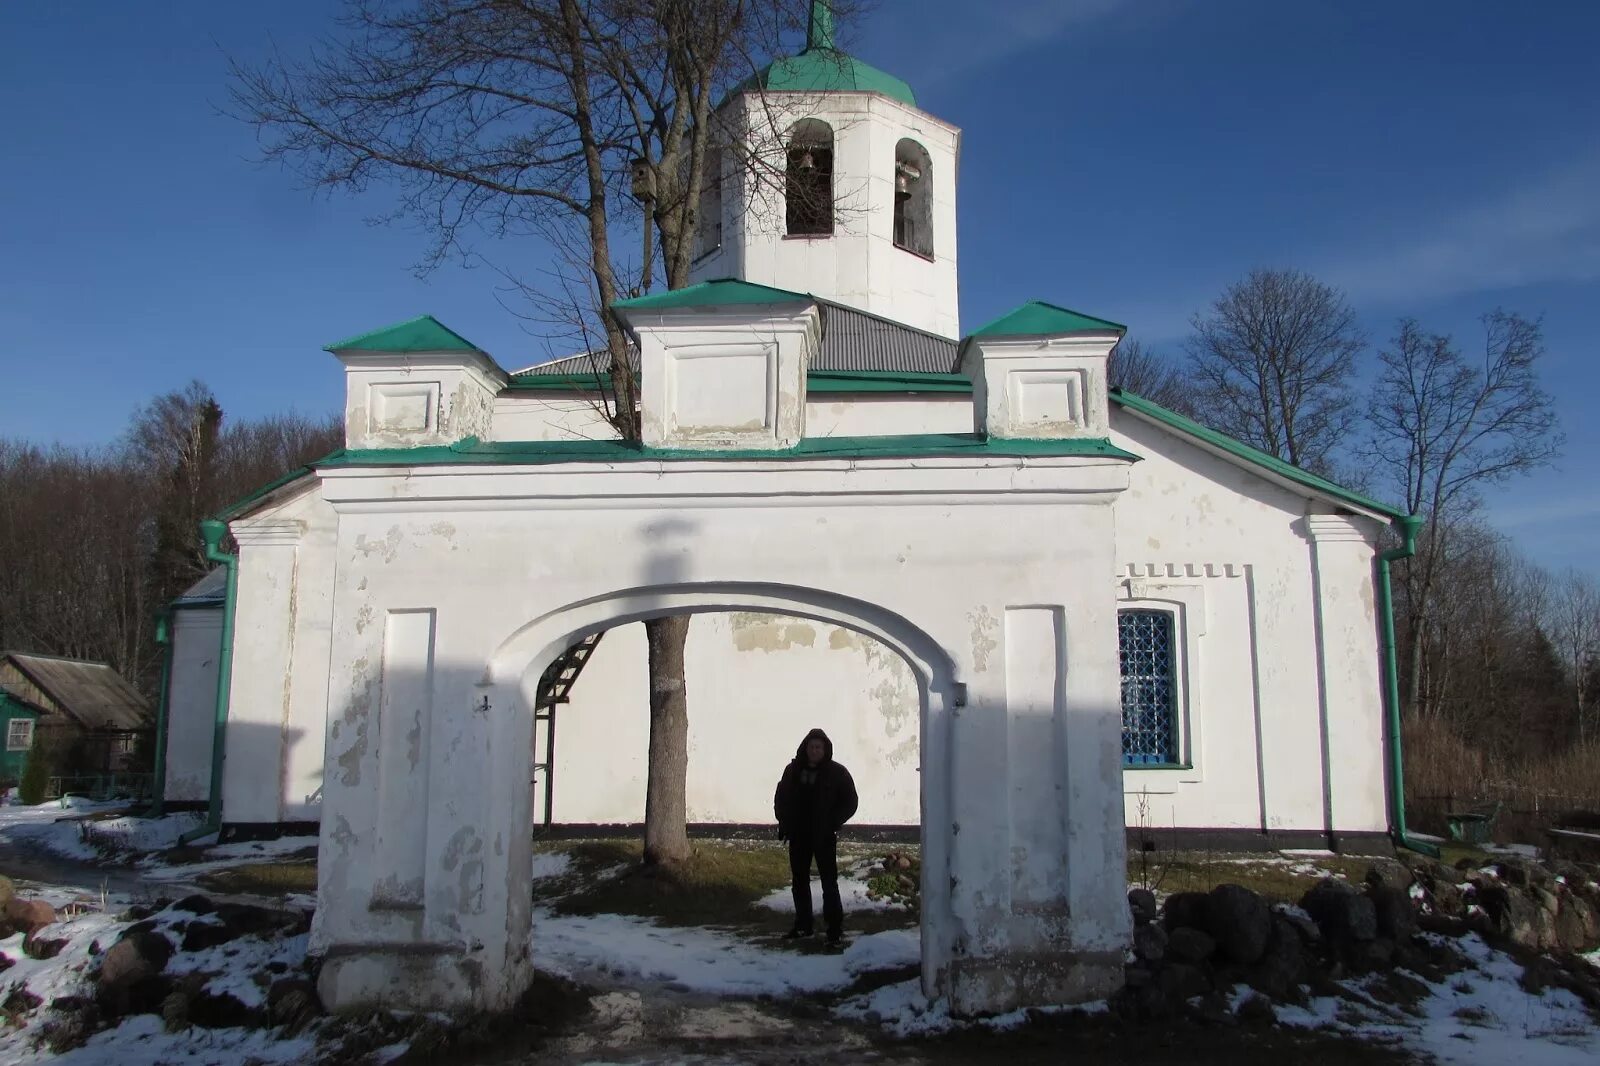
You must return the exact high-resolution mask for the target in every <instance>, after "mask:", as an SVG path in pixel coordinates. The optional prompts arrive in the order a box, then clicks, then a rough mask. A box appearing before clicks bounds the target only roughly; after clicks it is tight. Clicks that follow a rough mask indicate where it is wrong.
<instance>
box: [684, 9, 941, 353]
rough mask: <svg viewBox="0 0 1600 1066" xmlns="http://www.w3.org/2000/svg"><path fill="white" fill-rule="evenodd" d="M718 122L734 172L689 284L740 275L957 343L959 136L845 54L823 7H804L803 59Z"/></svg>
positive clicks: (783, 62)
mask: <svg viewBox="0 0 1600 1066" xmlns="http://www.w3.org/2000/svg"><path fill="white" fill-rule="evenodd" d="M716 121H717V122H718V123H719V125H720V127H721V129H722V130H724V131H725V135H726V137H727V143H728V144H729V145H730V146H731V149H730V151H729V152H728V153H727V154H726V156H725V158H728V159H734V158H737V159H738V160H739V164H738V165H737V166H730V167H729V171H728V174H727V175H726V178H725V182H724V187H723V190H722V195H723V197H724V199H725V203H726V209H725V222H724V225H723V227H722V229H721V231H720V232H719V234H718V237H719V240H720V242H721V244H720V247H717V248H715V249H714V250H713V248H712V246H709V245H702V248H703V249H704V251H703V252H702V255H701V257H700V258H699V259H698V260H697V261H696V263H695V265H694V268H693V270H692V271H691V272H690V280H691V281H696V282H698V281H711V280H716V279H719V278H739V279H741V280H744V281H749V282H755V283H756V284H760V285H770V286H772V287H774V288H779V289H786V290H789V291H792V292H807V293H812V294H814V295H816V296H822V297H825V298H827V299H829V300H834V301H836V302H838V303H842V304H846V305H848V306H851V307H855V308H859V309H860V310H862V311H866V312H868V313H870V314H873V315H877V316H879V317H881V318H887V319H890V320H892V321H895V322H902V323H904V324H906V325H908V326H914V327H916V328H918V329H922V330H926V331H927V332H930V333H935V334H938V335H940V336H943V337H949V338H951V339H955V338H957V337H959V336H960V321H959V312H958V310H957V307H958V304H959V296H960V293H959V291H958V285H957V260H956V215H955V192H956V176H957V162H958V160H959V158H960V154H961V131H960V130H958V129H957V128H956V127H954V126H952V125H950V124H949V123H947V122H944V121H942V120H940V119H938V118H935V117H934V116H933V115H930V114H928V113H927V112H926V111H923V110H922V109H921V108H919V107H918V106H917V101H916V95H915V94H914V93H913V92H912V90H911V87H910V86H909V85H907V84H906V83H905V82H903V81H901V80H900V79H899V78H896V77H894V76H893V75H892V74H888V73H886V72H884V71H882V70H878V69H877V68H875V67H872V66H869V65H868V64H866V63H864V62H862V61H861V60H859V59H857V58H856V57H854V56H852V55H849V54H848V53H846V52H844V51H842V50H841V49H840V48H839V47H838V46H837V45H836V44H835V42H834V39H833V22H832V16H831V14H829V12H828V8H827V4H825V3H820V2H819V3H817V4H815V5H814V7H813V12H812V24H811V32H810V34H809V35H808V38H807V45H806V48H805V50H804V51H802V52H801V53H800V54H799V55H795V56H789V57H787V58H783V59H779V60H777V61H775V62H774V63H772V64H771V65H770V66H768V67H766V68H765V69H763V70H761V71H758V72H757V73H756V74H755V75H754V76H752V77H751V78H750V79H748V80H747V81H745V82H744V83H743V84H742V85H740V86H739V87H738V88H736V89H735V90H734V91H733V92H732V93H731V94H729V96H728V98H727V99H726V100H724V101H723V102H722V104H721V106H720V107H719V109H718V111H717V116H716Z"/></svg>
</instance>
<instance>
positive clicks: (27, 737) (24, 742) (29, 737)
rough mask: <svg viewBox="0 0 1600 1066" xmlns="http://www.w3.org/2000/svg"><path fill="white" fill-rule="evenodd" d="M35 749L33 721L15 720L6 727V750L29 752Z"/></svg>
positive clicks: (30, 719)
mask: <svg viewBox="0 0 1600 1066" xmlns="http://www.w3.org/2000/svg"><path fill="white" fill-rule="evenodd" d="M32 747H33V719H32V718H13V719H11V723H10V724H9V725H8V726H6V750H7V751H27V750H28V749H30V748H32Z"/></svg>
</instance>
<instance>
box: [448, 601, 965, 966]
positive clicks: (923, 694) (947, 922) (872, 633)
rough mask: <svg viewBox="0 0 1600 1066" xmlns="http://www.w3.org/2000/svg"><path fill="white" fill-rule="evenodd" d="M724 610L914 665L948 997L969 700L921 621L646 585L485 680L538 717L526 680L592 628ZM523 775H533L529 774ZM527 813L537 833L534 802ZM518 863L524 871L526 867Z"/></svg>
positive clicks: (929, 870) (928, 893) (578, 609)
mask: <svg viewBox="0 0 1600 1066" xmlns="http://www.w3.org/2000/svg"><path fill="white" fill-rule="evenodd" d="M717 611H764V612H769V613H774V614H785V615H792V616H796V617H804V618H810V619H813V620H816V621H819V622H824V623H829V624H833V625H838V626H842V627H844V628H846V629H851V630H855V631H856V632H858V633H862V634H865V635H866V636H869V637H872V638H873V639H875V640H877V641H880V642H881V643H883V644H885V645H887V646H888V647H889V648H892V649H893V650H894V651H895V652H896V653H897V654H898V655H899V656H900V657H901V659H902V660H904V661H905V663H906V664H907V665H908V666H909V667H910V668H911V672H912V674H913V675H914V676H915V677H916V679H917V689H918V693H919V697H920V698H919V704H920V712H921V713H920V718H919V722H918V738H919V743H920V745H921V758H920V760H919V761H920V764H921V768H922V772H921V780H920V783H919V790H920V793H921V804H920V806H921V811H922V817H921V848H922V908H921V921H920V923H919V935H920V937H921V945H922V987H923V991H924V992H925V993H926V994H927V995H928V996H929V997H930V998H937V997H938V996H941V995H944V994H946V992H947V988H946V987H945V986H946V982H947V978H948V973H947V972H946V971H943V970H940V969H939V963H940V962H941V961H944V962H946V963H948V961H949V960H950V959H951V955H952V952H951V948H952V945H953V942H954V940H955V936H956V932H955V922H954V916H953V914H952V912H951V900H950V848H951V840H950V836H949V833H948V828H949V826H950V825H951V824H952V817H951V812H950V806H949V804H950V772H951V762H950V742H949V732H950V721H949V719H950V715H951V713H952V712H953V709H954V708H955V707H957V706H959V705H960V704H961V702H962V700H961V699H960V697H959V693H960V691H961V690H960V687H959V682H958V681H957V680H956V672H955V663H954V661H953V660H952V658H951V657H950V655H949V654H948V653H946V652H945V650H944V649H943V647H942V646H941V645H940V644H939V643H938V642H937V641H936V640H934V639H933V638H932V637H931V636H929V635H928V634H927V633H926V632H925V631H924V630H922V629H921V628H920V627H918V626H917V625H915V624H913V623H912V622H910V621H908V620H907V619H905V618H904V617H902V616H900V615H899V614H896V613H895V612H893V611H889V610H886V609H884V608H882V607H878V606H875V605H874V604H871V603H867V602H865V601H863V600H857V599H853V598H851V597H849V596H842V595H839V594H838V593H832V592H825V591H823V590H820V589H812V588H806V587H803V586H797V585H782V584H774V583H762V582H709V583H689V584H672V585H650V586H641V587H635V588H629V589H619V590H617V591H615V592H609V593H604V594H602V595H599V596H593V597H590V598H588V599H584V600H579V601H576V602H574V603H570V604H567V605H566V606H563V607H559V608H557V609H555V610H553V611H548V612H546V613H544V614H542V615H540V616H539V617H538V618H535V619H534V620H532V621H530V622H528V623H527V624H526V625H523V626H521V627H519V628H518V629H517V630H516V632H514V633H512V634H511V635H510V636H508V637H507V638H506V639H505V640H503V641H502V642H501V643H500V645H499V646H498V647H497V648H496V649H495V651H494V653H493V654H492V655H491V656H490V657H489V661H488V663H487V664H486V666H485V670H484V675H483V680H482V681H481V682H480V684H481V685H483V686H484V687H486V688H492V689H498V690H500V691H501V692H503V693H504V694H505V695H507V696H509V697H511V702H512V704H513V706H515V708H516V709H517V711H518V712H519V713H530V714H531V711H532V708H531V705H530V704H529V702H528V692H529V690H528V689H527V687H526V684H525V682H526V679H528V678H535V679H536V678H538V677H539V676H540V675H541V674H542V673H543V671H544V670H545V668H546V667H547V666H549V664H550V663H551V662H552V661H553V660H554V659H555V657H556V656H557V655H559V654H560V653H561V652H562V651H564V650H565V649H567V648H569V647H571V646H572V645H573V644H574V643H575V642H576V641H578V640H580V639H582V638H583V637H585V636H587V635H588V634H590V633H593V632H596V631H598V630H603V629H610V628H613V627H615V626H620V625H626V624H628V623H630V622H642V621H645V620H647V619H650V618H660V617H664V616H667V615H675V614H705V613H708V612H717ZM529 759H530V761H531V759H532V751H531V750H530V751H529ZM518 777H519V779H520V780H526V779H527V775H526V774H520V775H518ZM530 792H531V788H530ZM528 813H529V818H530V829H531V817H532V808H531V805H530V807H529V809H528ZM519 839H520V838H519ZM520 868H521V869H526V868H527V864H525V863H524V864H521V866H520Z"/></svg>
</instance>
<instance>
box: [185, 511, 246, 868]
mask: <svg viewBox="0 0 1600 1066" xmlns="http://www.w3.org/2000/svg"><path fill="white" fill-rule="evenodd" d="M227 533H228V524H227V523H226V522H221V521H218V520H217V519H215V518H208V519H206V520H205V521H204V522H201V523H200V536H201V538H202V539H203V540H204V541H205V542H206V559H207V560H208V561H210V562H213V563H221V564H222V565H223V566H225V567H227V568H228V584H227V591H226V592H225V593H224V594H223V600H222V651H221V654H220V656H219V658H218V660H217V719H216V725H215V727H214V729H213V732H212V734H211V799H210V801H209V803H208V806H207V808H206V820H205V821H204V822H202V823H201V824H200V825H198V826H196V827H195V828H193V829H191V830H189V831H188V832H187V833H185V834H183V836H181V837H179V838H178V843H180V844H188V843H190V842H191V841H194V840H199V839H200V838H201V837H203V836H210V835H211V834H212V833H215V832H217V831H218V830H220V829H221V828H222V758H223V753H224V750H225V748H226V745H225V743H224V738H225V737H226V735H227V732H228V696H229V694H230V692H231V689H232V684H233V612H234V607H235V604H236V601H237V600H238V592H239V557H238V556H237V555H229V554H228V553H227V552H224V551H222V550H221V549H220V547H219V545H221V544H222V538H223V537H225V536H226V535H227Z"/></svg>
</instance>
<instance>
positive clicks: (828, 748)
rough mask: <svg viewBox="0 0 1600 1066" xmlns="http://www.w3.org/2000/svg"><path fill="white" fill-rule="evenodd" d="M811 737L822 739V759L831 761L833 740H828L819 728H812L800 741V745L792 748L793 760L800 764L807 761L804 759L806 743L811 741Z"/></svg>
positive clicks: (826, 735)
mask: <svg viewBox="0 0 1600 1066" xmlns="http://www.w3.org/2000/svg"><path fill="white" fill-rule="evenodd" d="M812 737H816V738H817V739H818V740H820V741H822V761H823V762H832V761H833V741H831V740H829V739H828V734H826V733H824V732H823V731H822V730H820V729H813V730H812V731H811V732H809V733H807V734H806V738H805V739H804V740H802V741H801V742H800V746H799V747H798V748H796V749H794V761H795V762H797V763H800V764H801V765H802V766H804V765H805V764H806V762H807V761H808V760H807V759H806V745H807V744H809V743H811V738H812Z"/></svg>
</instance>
